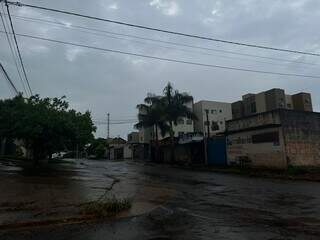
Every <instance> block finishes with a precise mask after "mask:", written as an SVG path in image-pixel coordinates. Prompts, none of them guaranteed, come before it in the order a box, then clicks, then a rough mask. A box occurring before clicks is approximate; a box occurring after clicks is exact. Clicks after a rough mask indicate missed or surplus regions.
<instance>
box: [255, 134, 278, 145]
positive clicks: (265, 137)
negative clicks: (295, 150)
mask: <svg viewBox="0 0 320 240" xmlns="http://www.w3.org/2000/svg"><path fill="white" fill-rule="evenodd" d="M271 142H272V143H276V144H279V132H267V133H260V134H256V135H252V143H253V144H255V143H271Z"/></svg>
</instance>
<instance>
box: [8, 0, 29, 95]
mask: <svg viewBox="0 0 320 240" xmlns="http://www.w3.org/2000/svg"><path fill="white" fill-rule="evenodd" d="M5 4H6V7H7V13H8V17H9V21H10V26H11V31H12V34H13V39H14V42H15V44H16V48H17V52H18V57H19V60H20V63H21V67H22V71H23V74H24V77H25V79H26V82H27V86H28V89H29V92H30V94H31V95H33V94H32V90H31V87H30V83H29V80H28V77H27V73H26V69H25V67H24V64H23V61H22V57H21V52H20V49H19V45H18V41H17V38H16V34H15V31H14V27H13V23H12V19H11V15H10V10H9V5H8V2H7V1H6V0H5Z"/></svg>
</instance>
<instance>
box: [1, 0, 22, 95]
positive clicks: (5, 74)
mask: <svg viewBox="0 0 320 240" xmlns="http://www.w3.org/2000/svg"><path fill="white" fill-rule="evenodd" d="M0 2H1V1H0ZM0 70H1V71H2V73H3V75H4V77H5V79H6V80H7V81H8V82H9V84H10V87H11V88H12V89H13V91H14V93H15V94H16V95H19V92H18V90H17V88H16V86H15V85H14V83H13V82H12V80H11V79H10V77H9V75H8V73H7V72H6V70H5V69H4V67H3V65H2V64H1V63H0Z"/></svg>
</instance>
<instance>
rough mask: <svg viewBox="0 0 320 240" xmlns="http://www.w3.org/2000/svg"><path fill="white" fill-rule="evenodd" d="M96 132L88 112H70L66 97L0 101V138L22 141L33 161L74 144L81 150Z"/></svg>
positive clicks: (36, 96)
mask: <svg viewBox="0 0 320 240" xmlns="http://www.w3.org/2000/svg"><path fill="white" fill-rule="evenodd" d="M95 130H96V128H95V126H94V125H93V122H92V120H91V115H90V112H88V111H87V112H85V113H81V112H77V111H75V110H73V109H69V104H68V102H67V101H66V100H65V97H61V98H40V97H39V96H38V95H35V96H32V97H30V98H24V97H23V96H22V95H20V96H16V97H14V98H12V99H6V100H0V137H2V138H12V139H17V140H21V142H22V143H23V145H24V147H25V148H26V149H28V150H29V151H30V153H31V156H32V158H33V159H34V160H39V159H42V158H46V157H49V156H51V154H52V153H54V152H57V151H62V150H66V149H74V147H75V146H76V145H77V146H78V147H79V148H80V149H81V148H83V147H84V146H85V144H87V143H88V142H89V141H90V140H91V139H92V138H93V132H94V131H95Z"/></svg>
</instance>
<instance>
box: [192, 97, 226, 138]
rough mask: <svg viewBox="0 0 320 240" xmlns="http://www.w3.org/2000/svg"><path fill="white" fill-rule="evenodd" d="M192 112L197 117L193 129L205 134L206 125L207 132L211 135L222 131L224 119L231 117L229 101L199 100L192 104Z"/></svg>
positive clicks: (223, 129) (206, 133)
mask: <svg viewBox="0 0 320 240" xmlns="http://www.w3.org/2000/svg"><path fill="white" fill-rule="evenodd" d="M193 112H194V114H195V115H196V116H197V118H198V119H197V120H196V121H195V123H194V131H195V132H197V133H203V135H206V136H207V135H208V125H209V134H210V136H213V135H217V134H219V133H223V132H224V131H225V129H226V128H225V124H226V121H227V120H230V119H232V111H231V103H226V102H216V101H199V102H197V103H195V104H194V105H193ZM207 113H208V114H207ZM207 115H208V121H207Z"/></svg>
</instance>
